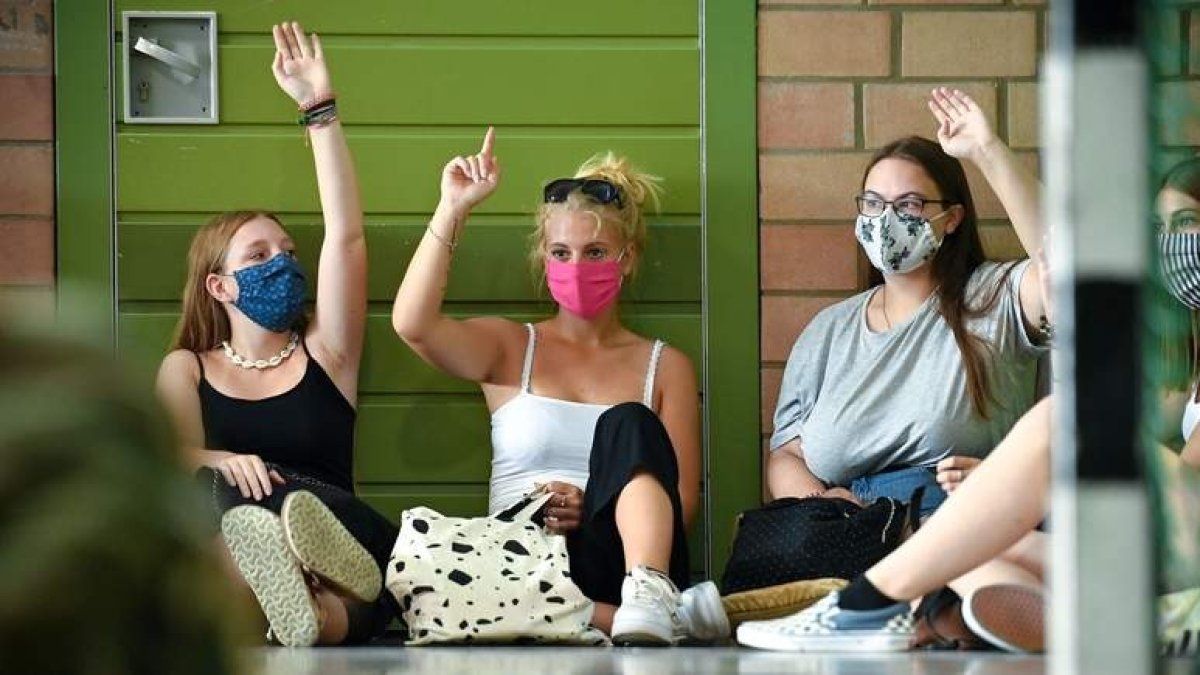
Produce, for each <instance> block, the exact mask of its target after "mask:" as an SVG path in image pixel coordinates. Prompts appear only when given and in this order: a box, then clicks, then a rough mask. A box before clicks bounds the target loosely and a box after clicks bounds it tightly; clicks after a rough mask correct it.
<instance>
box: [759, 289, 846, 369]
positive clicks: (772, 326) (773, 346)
mask: <svg viewBox="0 0 1200 675" xmlns="http://www.w3.org/2000/svg"><path fill="white" fill-rule="evenodd" d="M841 299H842V298H840V297H789V296H768V297H765V298H763V299H762V320H763V331H762V358H763V360H764V361H779V362H783V361H787V357H788V353H789V352H791V350H792V344H794V343H795V342H796V338H797V337H798V336H799V335H800V331H801V330H803V329H804V327H805V326H807V325H808V322H809V321H811V320H812V318H813V317H814V316H816V314H817V312H819V311H821V310H822V309H824V308H826V307H828V306H829V305H832V304H834V303H835V302H838V301H839V300H841Z"/></svg>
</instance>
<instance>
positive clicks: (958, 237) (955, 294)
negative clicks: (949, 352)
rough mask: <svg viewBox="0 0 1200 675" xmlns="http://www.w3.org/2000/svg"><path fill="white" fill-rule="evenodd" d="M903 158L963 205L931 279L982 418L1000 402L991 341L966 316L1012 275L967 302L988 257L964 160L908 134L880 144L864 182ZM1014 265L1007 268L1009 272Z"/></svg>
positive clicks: (874, 278)
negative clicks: (976, 301) (884, 164)
mask: <svg viewBox="0 0 1200 675" xmlns="http://www.w3.org/2000/svg"><path fill="white" fill-rule="evenodd" d="M888 158H896V159H903V160H905V161H908V162H912V163H913V164H916V165H917V166H919V167H921V168H922V169H924V170H925V173H926V174H928V175H929V178H930V179H931V180H933V182H934V183H935V184H936V185H937V187H938V191H940V192H941V193H942V199H944V200H946V202H947V203H948V204H958V205H960V206H962V209H963V217H962V220H961V221H960V222H959V224H958V227H957V228H955V230H954V232H952V233H948V234H946V235H945V236H943V237H942V245H941V247H940V248H938V252H937V255H935V256H934V257H933V261H932V262H931V263H930V265H931V266H932V275H933V282H934V285H935V287H936V288H937V291H936V292H937V294H938V311H939V312H940V313H941V315H942V317H943V318H945V319H946V323H947V324H949V325H950V330H951V331H952V332H953V333H954V341H955V343H957V344H958V351H959V353H961V354H962V359H963V366H965V368H966V371H967V393H968V395H969V396H970V398H971V408H972V410H974V411H975V414H977V415H979V416H980V417H981V418H983V419H988V417H989V410H988V408H989V406H990V405H991V404H993V403H995V402H996V398H995V394H994V392H993V391H992V373H991V362H992V346H991V345H990V344H988V342H987V341H986V340H984V339H982V338H980V337H979V336H977V335H975V334H974V333H972V332H971V331H970V330H968V329H967V319H972V318H976V317H980V316H983V315H984V314H986V313H987V312H988V311H989V310H990V309H991V308H992V307H993V305H995V303H996V302H997V300H998V299H999V297H1000V291H1001V290H1002V289H1003V288H1004V287H1005V285H1006V283H1007V281H1008V276H1009V274H1008V273H1005V275H1004V276H1003V277H1002V279H1001V280H1000V282H999V283H997V284H996V286H995V288H993V289H992V292H991V294H990V296H989V297H988V298H986V299H985V301H984V302H983V303H981V305H980V306H979V307H969V306H967V298H966V293H967V284H968V282H969V281H970V280H971V275H972V274H974V272H975V270H976V269H978V267H979V266H980V265H981V264H983V262H984V260H985V259H986V258H985V256H984V253H983V241H982V240H980V238H979V219H978V216H977V215H976V213H975V201H974V200H973V199H972V198H971V188H970V186H969V185H968V184H967V174H966V172H965V171H963V166H962V163H961V162H959V161H958V160H957V159H955V158H954V157H951V156H950V155H947V154H946V153H944V152H942V148H941V146H939V145H938V144H937V143H935V142H934V141H931V140H929V139H928V138H922V137H920V136H909V137H907V138H901V139H899V140H897V141H892V142H891V143H888V144H887V145H885V146H883V147H882V148H880V149H879V151H878V152H876V153H875V155H874V156H873V157H872V158H871V161H870V162H869V163H868V164H867V168H866V170H864V171H863V178H862V187H863V188H865V187H866V184H867V175H868V174H870V173H871V169H872V168H874V166H875V165H876V164H878V163H879V162H881V161H882V160H885V159H888ZM1011 270H1012V268H1011V267H1010V268H1009V272H1011ZM882 283H883V274H882V273H881V272H880V271H879V270H877V269H875V268H874V267H873V266H872V267H871V270H870V272H869V274H868V285H869V286H872V287H873V286H878V285H879V284H882Z"/></svg>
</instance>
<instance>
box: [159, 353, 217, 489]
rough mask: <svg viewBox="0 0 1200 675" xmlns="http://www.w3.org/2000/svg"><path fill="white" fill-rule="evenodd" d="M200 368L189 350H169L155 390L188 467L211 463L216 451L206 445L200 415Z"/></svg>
mask: <svg viewBox="0 0 1200 675" xmlns="http://www.w3.org/2000/svg"><path fill="white" fill-rule="evenodd" d="M199 381H200V368H199V365H197V363H196V357H195V355H194V354H192V353H191V352H189V351H186V350H183V349H177V350H175V351H173V352H171V353H170V354H167V356H166V358H164V359H163V362H162V365H161V366H159V369H158V380H157V382H156V383H155V393H156V394H157V395H158V400H159V403H160V404H161V405H162V407H163V408H164V409H165V410H166V412H167V417H168V418H170V421H171V426H172V429H173V430H174V432H175V438H176V440H177V442H178V445H179V447H180V448H181V449H182V450H183V453H184V457H183V460H184V463H185V465H186V466H187V468H188V469H189V470H192V471H194V470H196V469H198V468H200V467H202V466H211V463H212V462H213V461H214V460H215V459H216V455H215V454H214V453H213V452H212V451H211V450H207V449H205V448H204V426H203V422H202V421H201V417H200V395H199V394H198V393H197V391H196V386H197V383H198V382H199Z"/></svg>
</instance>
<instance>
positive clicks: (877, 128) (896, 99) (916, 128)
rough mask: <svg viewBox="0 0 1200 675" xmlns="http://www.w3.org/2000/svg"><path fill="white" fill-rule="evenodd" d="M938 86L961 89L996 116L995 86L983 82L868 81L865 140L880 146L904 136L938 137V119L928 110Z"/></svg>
mask: <svg viewBox="0 0 1200 675" xmlns="http://www.w3.org/2000/svg"><path fill="white" fill-rule="evenodd" d="M935 86H946V87H951V88H955V89H961V90H963V91H964V92H966V93H967V95H969V96H971V97H972V98H974V99H975V101H976V102H977V103H979V106H980V107H981V108H983V110H984V112H985V113H987V116H988V119H991V120H993V121H994V120H995V119H996V88H995V86H993V85H991V84H987V83H982V82H937V83H935V82H931V83H921V84H867V85H864V86H863V140H864V142H865V143H866V146H867V147H868V148H878V147H882V146H884V145H887V144H888V143H890V142H892V141H894V140H896V139H897V138H901V137H903V136H911V135H917V136H924V137H926V138H932V139H937V120H936V119H934V117H933V114H932V113H930V112H929V108H928V105H927V102H928V101H929V92H930V90H931V89H933V88H934V87H935Z"/></svg>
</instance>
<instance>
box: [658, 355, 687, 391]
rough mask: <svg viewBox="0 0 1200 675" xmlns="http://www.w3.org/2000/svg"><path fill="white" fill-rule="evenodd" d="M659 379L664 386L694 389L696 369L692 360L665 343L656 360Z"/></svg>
mask: <svg viewBox="0 0 1200 675" xmlns="http://www.w3.org/2000/svg"><path fill="white" fill-rule="evenodd" d="M658 373H659V379H660V380H661V381H662V382H663V385H664V386H671V387H688V388H690V389H692V390H693V391H694V390H695V389H696V370H695V368H694V367H693V366H692V360H691V359H690V358H688V355H687V354H684V353H683V352H682V351H681V350H679V349H677V348H675V347H672V346H671V345H666V346H665V347H663V351H662V357H661V358H660V359H659V362H658Z"/></svg>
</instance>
